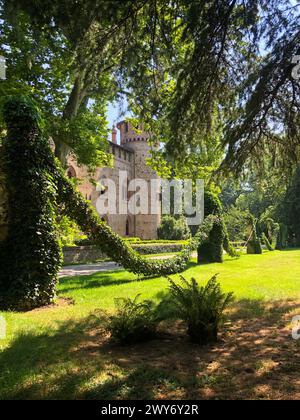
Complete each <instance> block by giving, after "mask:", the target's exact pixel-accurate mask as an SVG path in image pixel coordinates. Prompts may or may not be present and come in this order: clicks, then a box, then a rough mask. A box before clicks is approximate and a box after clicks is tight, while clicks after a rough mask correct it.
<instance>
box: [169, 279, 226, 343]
mask: <svg viewBox="0 0 300 420" xmlns="http://www.w3.org/2000/svg"><path fill="white" fill-rule="evenodd" d="M169 281H170V294H171V301H173V304H174V306H175V314H176V315H177V317H178V318H179V319H182V320H183V321H185V322H186V324H187V331H188V335H189V336H190V339H191V340H192V341H193V342H194V343H197V344H202V345H203V344H208V343H213V342H216V341H217V339H218V333H219V329H220V327H221V325H222V323H223V322H224V319H225V318H224V311H225V309H226V308H227V307H228V306H229V305H230V303H231V302H232V301H233V294H232V293H228V294H225V293H223V292H222V290H221V286H220V284H219V283H218V282H217V276H214V277H212V278H211V279H210V280H209V282H208V283H207V285H206V286H201V287H200V286H199V284H198V283H197V281H196V280H195V279H194V278H192V279H191V280H190V281H187V280H186V279H185V278H184V277H181V281H182V283H183V284H182V285H180V284H176V283H175V282H174V281H173V280H171V279H169Z"/></svg>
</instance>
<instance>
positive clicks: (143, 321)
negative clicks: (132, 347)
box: [106, 295, 158, 344]
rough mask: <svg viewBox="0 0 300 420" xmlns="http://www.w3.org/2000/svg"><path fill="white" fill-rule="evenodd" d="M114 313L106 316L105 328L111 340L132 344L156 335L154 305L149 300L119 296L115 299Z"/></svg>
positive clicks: (156, 323)
mask: <svg viewBox="0 0 300 420" xmlns="http://www.w3.org/2000/svg"><path fill="white" fill-rule="evenodd" d="M115 304H116V308H117V310H116V313H115V314H114V315H111V316H108V318H107V321H106V330H107V331H108V332H109V333H110V334H111V337H112V339H113V340H116V341H118V342H119V343H121V344H133V343H140V342H145V341H148V340H151V339H152V338H154V337H155V335H156V329H157V325H158V320H157V318H156V315H155V305H154V303H153V302H152V301H150V300H144V301H140V295H138V296H136V298H135V299H129V298H127V299H126V298H120V299H116V300H115Z"/></svg>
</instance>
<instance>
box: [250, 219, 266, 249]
mask: <svg viewBox="0 0 300 420" xmlns="http://www.w3.org/2000/svg"><path fill="white" fill-rule="evenodd" d="M248 220H249V231H250V235H251V237H250V240H249V241H248V244H247V254H262V253H263V250H262V247H261V242H260V239H259V238H258V236H257V230H256V220H255V218H254V216H253V215H252V214H251V215H249V218H248Z"/></svg>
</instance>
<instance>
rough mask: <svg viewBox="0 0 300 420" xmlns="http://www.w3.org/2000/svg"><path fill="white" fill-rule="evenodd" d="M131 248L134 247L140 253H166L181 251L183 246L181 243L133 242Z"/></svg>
mask: <svg viewBox="0 0 300 420" xmlns="http://www.w3.org/2000/svg"><path fill="white" fill-rule="evenodd" d="M132 248H133V249H135V250H136V251H137V252H138V253H139V254H140V255H151V254H164V253H165V254H167V253H172V252H181V251H182V250H183V248H184V245H183V244H178V243H177V244H176V243H173V244H163V243H162V244H159V243H153V244H141V245H140V244H133V245H132Z"/></svg>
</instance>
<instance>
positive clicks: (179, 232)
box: [157, 216, 191, 241]
mask: <svg viewBox="0 0 300 420" xmlns="http://www.w3.org/2000/svg"><path fill="white" fill-rule="evenodd" d="M157 234H158V238H159V239H168V240H172V241H177V240H184V239H189V238H190V237H191V231H190V229H189V227H188V225H187V222H186V218H185V217H180V218H175V217H173V216H164V217H163V218H162V222H161V225H160V226H159V228H158V230H157Z"/></svg>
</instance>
